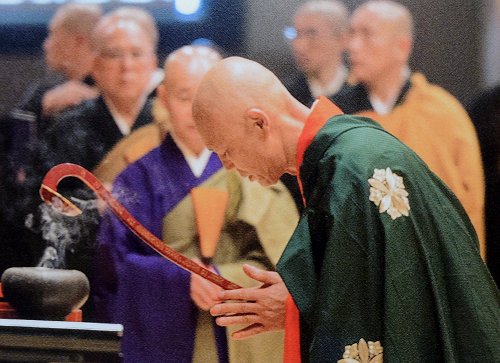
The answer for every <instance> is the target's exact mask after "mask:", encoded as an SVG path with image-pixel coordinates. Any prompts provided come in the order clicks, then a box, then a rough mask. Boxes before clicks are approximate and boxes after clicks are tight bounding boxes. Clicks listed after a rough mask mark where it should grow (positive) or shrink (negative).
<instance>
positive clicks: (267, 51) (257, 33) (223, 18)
mask: <svg viewBox="0 0 500 363" xmlns="http://www.w3.org/2000/svg"><path fill="white" fill-rule="evenodd" d="M207 1H209V0H207ZM362 2H363V1H362V0H346V1H345V3H346V5H347V6H348V7H349V9H351V10H352V9H354V8H355V7H356V6H357V5H359V4H361V3H362ZM301 3H303V1H301V0H280V1H276V0H213V5H214V8H215V9H217V12H218V16H212V17H211V19H210V20H209V23H208V25H207V24H203V25H199V27H200V28H198V29H195V30H196V31H194V30H193V34H191V33H189V32H186V31H183V32H178V31H172V29H168V28H164V29H163V30H162V34H161V37H162V43H161V46H160V60H161V61H163V59H164V57H165V55H166V54H167V53H168V52H169V51H171V50H172V49H173V48H175V47H177V46H179V45H182V44H185V43H188V42H189V41H190V40H192V39H191V38H192V37H195V35H196V36H200V35H201V36H205V37H207V38H214V37H215V38H217V37H219V38H218V39H223V40H222V43H224V44H222V45H223V47H224V48H225V49H226V52H227V53H228V54H238V55H243V56H247V57H249V58H252V59H254V60H257V61H259V62H261V63H263V64H264V65H266V66H267V67H269V68H270V69H271V70H273V71H274V72H275V73H277V74H278V75H279V76H281V75H284V74H285V73H286V72H287V71H289V70H290V69H292V67H293V60H292V58H291V54H290V50H289V47H288V45H287V44H286V42H285V41H284V40H283V37H282V29H283V28H284V26H285V25H289V24H290V19H291V16H292V14H293V10H294V9H295V8H296V7H297V6H298V5H300V4H301ZM401 3H403V4H405V5H406V6H408V7H409V8H410V10H411V11H412V13H413V14H414V17H415V23H416V41H415V48H414V53H413V56H412V59H411V64H412V67H413V68H414V69H416V70H419V71H422V72H424V73H425V74H426V75H427V77H428V78H429V79H430V81H432V82H434V83H437V84H439V85H441V86H443V87H445V88H446V89H448V90H449V91H450V92H451V93H453V94H454V95H455V96H457V97H458V98H459V99H460V100H461V101H462V102H464V103H466V102H468V101H469V100H470V99H471V98H472V97H473V96H474V95H475V94H477V92H479V91H480V90H481V89H482V88H484V87H486V85H488V84H491V83H492V82H493V81H492V79H493V78H495V77H497V74H500V70H499V69H498V62H496V61H495V60H492V59H491V58H492V57H490V58H488V56H487V55H488V54H491V52H487V51H486V50H485V47H496V46H497V45H498V44H500V40H499V39H497V37H496V34H498V32H496V33H495V32H492V31H491V26H489V24H490V23H491V16H490V14H491V13H492V9H493V0H481V1H472V0H439V1H436V0H401ZM191 27H192V25H191ZM37 33H38V34H39V35H40V34H42V35H43V34H44V31H43V28H42V30H40V29H38V30H37ZM195 33H196V34H195ZM6 35H9V34H8V33H5V29H1V31H0V87H1V88H0V89H1V92H0V117H1V116H3V115H5V114H6V113H7V112H8V110H9V109H10V108H11V107H12V106H13V104H15V102H16V101H17V99H18V98H19V97H20V95H21V94H22V92H23V90H24V89H25V88H26V86H27V85H28V84H29V83H30V82H31V80H33V79H36V78H38V77H40V76H41V75H42V74H43V72H44V69H43V58H42V54H41V40H40V41H38V44H35V45H34V46H33V45H32V46H30V49H29V50H28V51H26V49H25V50H24V51H23V50H22V49H14V50H12V49H11V50H10V51H9V50H8V49H5V48H6V47H5V44H6V38H5V36H6ZM10 35H11V36H12V34H10ZM19 36H24V37H25V36H26V35H23V34H20V35H19ZM31 36H34V35H33V34H32V35H31ZM9 39H10V40H11V38H9ZM37 39H43V37H42V38H40V36H39V37H38V38H37ZM18 40H19V41H20V42H22V41H23V40H22V39H20V38H18ZM24 41H25V40H24ZM33 41H34V40H33V39H31V44H33ZM2 43H3V46H2ZM35 43H36V39H35ZM494 54H496V53H494ZM496 79H497V78H495V80H496Z"/></svg>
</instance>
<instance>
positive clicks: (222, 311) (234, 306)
mask: <svg viewBox="0 0 500 363" xmlns="http://www.w3.org/2000/svg"><path fill="white" fill-rule="evenodd" d="M259 309H260V307H259V306H257V305H256V304H255V303H254V302H234V303H231V302H225V303H222V304H217V305H214V306H212V308H211V309H210V314H212V315H213V316H221V315H235V314H249V313H250V314H255V313H257V312H258V311H259Z"/></svg>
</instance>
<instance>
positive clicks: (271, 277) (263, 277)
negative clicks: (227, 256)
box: [243, 264, 282, 286]
mask: <svg viewBox="0 0 500 363" xmlns="http://www.w3.org/2000/svg"><path fill="white" fill-rule="evenodd" d="M243 271H244V272H245V274H247V275H248V276H249V277H251V278H252V279H254V280H257V281H260V282H261V283H262V284H263V285H266V286H267V285H273V284H276V283H279V282H281V281H282V279H281V277H280V275H279V274H278V273H277V272H275V271H266V270H262V269H259V268H257V267H255V266H252V265H248V264H244V265H243Z"/></svg>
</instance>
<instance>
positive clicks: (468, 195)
mask: <svg viewBox="0 0 500 363" xmlns="http://www.w3.org/2000/svg"><path fill="white" fill-rule="evenodd" d="M413 28H414V25H413V20H412V16H411V14H410V12H409V10H408V9H407V8H406V7H405V6H403V5H401V4H399V3H397V2H394V1H390V0H382V1H380V0H373V1H368V2H366V3H364V4H362V5H361V6H359V7H358V8H357V9H356V10H355V11H354V13H353V14H352V16H351V29H350V37H349V41H348V55H349V61H350V70H351V76H352V78H353V80H354V81H355V84H354V85H347V86H345V87H344V88H343V89H342V90H341V91H340V92H339V93H338V94H337V95H335V96H334V97H332V100H333V101H334V102H335V103H336V104H337V105H338V106H339V107H340V109H342V110H343V111H344V112H345V113H348V114H358V115H363V116H368V117H370V118H372V119H374V120H375V121H377V122H379V123H380V124H381V125H382V126H383V127H384V128H385V129H386V130H387V131H389V132H390V133H392V134H393V135H394V136H396V137H398V138H399V139H400V140H401V141H402V142H404V143H405V144H406V145H408V146H409V147H410V148H411V149H413V150H414V151H415V152H416V153H417V154H418V155H419V156H420V157H421V158H422V159H423V160H424V161H425V162H426V163H427V165H429V168H430V169H431V170H432V171H433V172H435V173H436V174H437V175H438V176H439V177H440V178H441V179H442V180H443V181H444V182H445V183H446V185H448V187H449V188H450V189H451V190H452V191H453V192H454V193H455V195H456V196H457V197H458V199H459V200H460V202H461V203H462V205H463V206H464V208H465V210H466V211H467V214H468V215H469V218H470V219H471V221H472V224H473V225H474V228H475V230H476V232H477V234H478V237H479V242H480V252H481V256H483V258H484V257H485V233H484V175H483V166H482V161H481V154H480V149H479V143H478V139H477V136H476V132H475V130H474V126H473V124H472V122H471V120H470V118H469V116H468V115H467V112H466V111H465V109H464V107H463V106H462V105H461V104H460V103H459V102H458V101H457V100H456V99H455V98H454V97H453V96H452V95H451V94H449V93H448V92H447V91H445V90H444V89H443V88H441V87H439V86H436V85H433V84H430V83H429V82H428V81H427V80H426V79H425V77H424V75H422V74H420V73H411V71H410V68H409V66H408V60H409V57H410V54H411V50H412V45H413V31H414V30H413Z"/></svg>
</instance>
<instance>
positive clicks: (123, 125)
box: [103, 94, 147, 136]
mask: <svg viewBox="0 0 500 363" xmlns="http://www.w3.org/2000/svg"><path fill="white" fill-rule="evenodd" d="M146 98H147V97H146V95H145V94H144V95H143V96H142V97H141V100H140V101H139V104H138V109H139V110H141V109H142V108H143V107H144V104H145V103H146ZM103 100H104V103H105V104H106V106H107V107H108V110H109V113H110V114H111V117H112V118H113V120H114V121H115V124H116V126H117V127H118V129H119V130H120V132H121V133H122V135H124V136H125V135H128V134H130V130H131V129H132V126H133V123H132V125H129V123H128V122H127V121H126V119H125V117H123V116H122V115H121V114H120V113H119V112H118V110H117V109H116V107H115V106H114V105H113V103H112V102H109V101H107V100H106V98H105V97H104V96H103ZM139 112H140V111H139ZM135 121H136V120H134V122H135Z"/></svg>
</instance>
